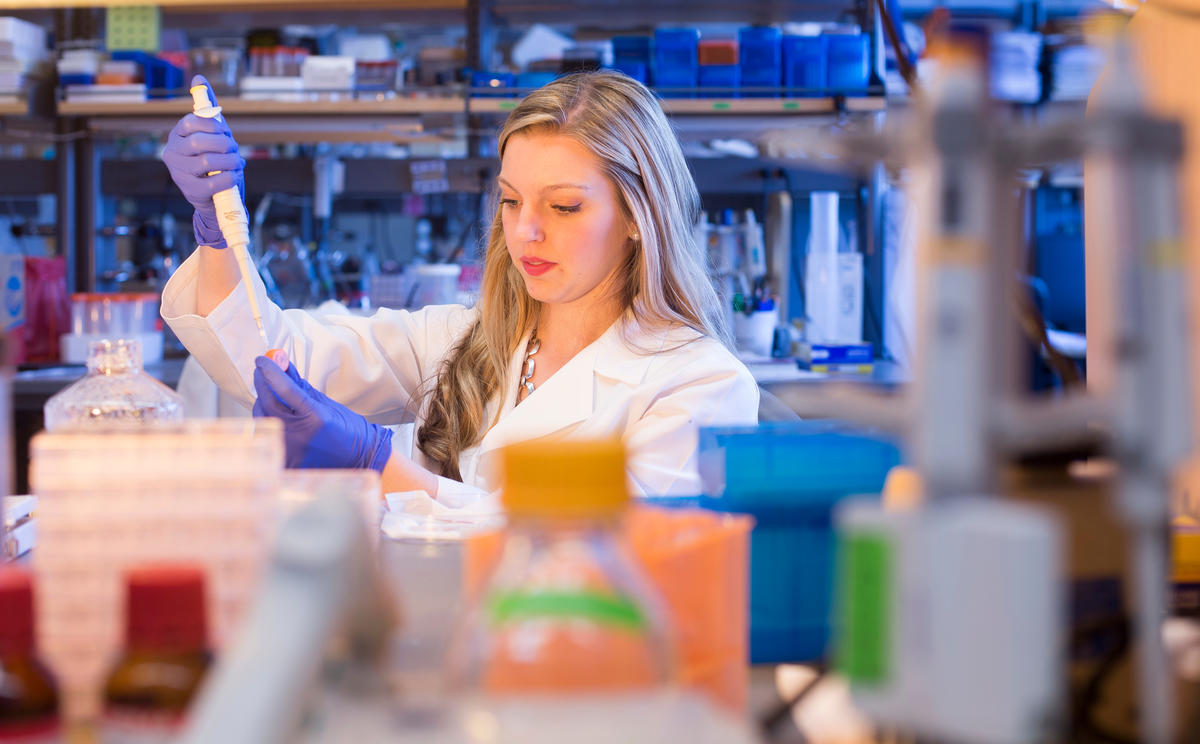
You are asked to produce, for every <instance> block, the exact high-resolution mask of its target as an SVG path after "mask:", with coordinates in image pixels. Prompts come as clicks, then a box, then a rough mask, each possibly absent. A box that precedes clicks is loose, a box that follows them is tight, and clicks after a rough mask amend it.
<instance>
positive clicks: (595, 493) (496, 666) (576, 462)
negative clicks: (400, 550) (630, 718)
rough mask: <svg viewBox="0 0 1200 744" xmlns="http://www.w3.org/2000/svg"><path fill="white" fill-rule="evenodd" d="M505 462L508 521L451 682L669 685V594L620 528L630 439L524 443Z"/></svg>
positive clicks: (473, 691)
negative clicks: (644, 568)
mask: <svg viewBox="0 0 1200 744" xmlns="http://www.w3.org/2000/svg"><path fill="white" fill-rule="evenodd" d="M504 470H505V487H504V491H503V497H502V498H503V502H504V506H505V510H506V512H507V514H508V519H509V527H508V529H507V531H506V535H505V540H504V547H503V549H502V552H501V557H500V560H499V563H498V565H497V568H496V570H495V572H494V573H493V574H492V577H491V579H490V580H489V581H488V583H487V584H486V586H485V589H484V590H483V591H482V592H480V593H479V595H478V596H477V597H476V598H475V600H474V602H473V606H472V607H471V609H469V610H468V612H467V614H466V616H465V619H464V622H463V623H462V624H461V626H460V628H459V631H458V633H457V634H456V638H455V640H454V642H453V644H452V647H451V651H450V655H449V658H448V664H449V669H448V671H449V676H450V681H451V683H452V685H453V687H454V688H456V689H458V690H459V691H460V692H462V693H464V694H465V695H466V696H468V697H476V698H491V699H497V698H503V699H517V698H529V697H534V698H537V697H544V696H546V695H554V696H570V697H577V698H578V697H582V698H587V697H589V696H593V695H596V694H605V695H607V694H613V693H631V692H633V693H638V694H642V693H645V692H652V691H656V690H657V691H661V690H664V689H666V688H667V687H668V686H669V685H670V682H671V679H672V676H673V673H674V659H673V656H672V645H671V638H670V633H669V630H668V628H667V626H666V623H665V620H664V613H663V610H662V607H663V605H662V603H661V601H660V600H658V598H657V596H656V595H655V593H654V592H653V589H652V587H651V586H650V584H649V582H648V581H647V580H646V579H644V578H643V576H642V574H641V571H640V570H639V569H638V567H637V566H636V564H635V563H634V561H633V560H632V559H631V558H630V557H629V556H628V555H627V553H626V550H625V548H624V546H623V545H622V543H621V541H620V540H619V538H618V527H619V525H620V521H621V517H622V515H623V513H624V511H625V507H626V506H627V504H628V502H629V494H628V491H627V489H626V484H625V466H624V456H623V451H622V448H621V444H620V443H619V442H578V443H575V442H557V443H555V444H554V445H553V446H551V447H547V446H546V445H545V444H544V443H540V444H539V443H535V444H519V445H514V446H510V447H508V448H506V449H505V451H504Z"/></svg>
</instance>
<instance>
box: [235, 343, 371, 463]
mask: <svg viewBox="0 0 1200 744" xmlns="http://www.w3.org/2000/svg"><path fill="white" fill-rule="evenodd" d="M254 390H255V391H256V392H257V393H258V400H257V401H255V402H254V415H255V416H273V417H274V418H277V419H282V420H283V441H284V446H285V449H286V457H285V462H286V464H287V466H288V467H289V468H360V469H366V468H370V469H372V470H377V471H379V472H381V473H382V472H383V467H384V465H386V464H387V461H388V458H389V457H391V455H392V432H391V430H389V429H385V428H384V427H382V426H379V425H378V424H372V423H370V422H368V421H367V420H366V419H365V418H363V417H362V416H360V415H358V414H357V413H355V412H354V411H351V410H350V409H349V408H346V407H345V406H343V405H342V404H341V403H338V402H337V401H335V400H331V399H330V398H329V397H327V396H326V395H325V394H324V393H321V392H318V391H317V390H314V389H313V387H312V386H311V385H309V384H308V383H307V382H306V381H305V380H304V379H303V378H302V377H300V373H298V372H297V371H296V365H294V364H289V365H288V370H287V372H284V371H283V370H282V369H280V368H279V365H278V364H276V363H275V362H273V361H271V360H270V359H268V358H267V357H265V356H260V357H258V358H257V359H255V360H254Z"/></svg>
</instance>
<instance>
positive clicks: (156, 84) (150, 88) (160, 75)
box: [110, 50, 183, 98]
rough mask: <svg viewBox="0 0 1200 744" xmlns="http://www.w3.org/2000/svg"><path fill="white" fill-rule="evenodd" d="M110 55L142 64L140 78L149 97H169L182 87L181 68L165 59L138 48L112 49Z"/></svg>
mask: <svg viewBox="0 0 1200 744" xmlns="http://www.w3.org/2000/svg"><path fill="white" fill-rule="evenodd" d="M110 56H111V57H112V58H113V59H115V60H128V61H132V62H137V63H138V64H139V65H141V66H142V80H143V81H144V82H145V83H146V95H147V97H149V98H170V97H172V96H173V95H175V94H176V93H177V92H178V91H179V90H180V89H181V88H183V70H181V69H179V68H178V67H176V66H175V65H173V64H171V63H170V62H168V61H166V60H165V59H161V58H159V57H155V56H154V55H152V54H149V53H147V52H143V51H140V50H122V51H114V52H112V54H111V55H110Z"/></svg>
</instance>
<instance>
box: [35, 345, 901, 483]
mask: <svg viewBox="0 0 1200 744" xmlns="http://www.w3.org/2000/svg"><path fill="white" fill-rule="evenodd" d="M184 361H185V360H184V359H165V360H163V361H161V362H153V363H149V364H147V365H146V366H145V371H146V373H147V374H149V375H151V376H153V377H154V378H155V379H157V380H158V381H160V382H162V383H164V384H166V385H168V386H170V387H171V388H172V389H174V388H175V387H177V386H178V384H179V376H180V374H181V373H182V372H183V364H184ZM742 361H743V362H744V363H745V364H746V366H747V368H749V370H750V373H751V374H752V375H754V379H755V380H757V381H758V384H759V385H760V386H762V388H763V389H764V390H766V391H768V392H770V393H774V394H775V395H783V394H785V393H787V392H788V391H789V390H790V391H795V390H796V389H797V388H801V389H803V388H810V387H811V385H812V384H813V383H819V382H824V381H829V380H831V379H838V380H845V381H847V382H856V383H857V382H861V383H867V384H872V385H878V386H881V387H884V388H889V387H894V386H896V385H898V384H901V383H903V382H904V381H905V377H904V374H903V372H902V370H900V368H899V367H898V366H897V365H895V364H891V363H888V362H876V363H875V367H874V371H873V372H872V373H871V374H869V375H835V376H831V375H828V374H824V373H820V372H809V371H807V370H802V369H800V368H798V367H797V366H796V360H795V359H793V358H790V357H788V358H783V359H772V358H770V357H743V358H742ZM86 373H87V368H86V367H84V366H83V365H65V366H57V367H44V368H41V369H31V370H22V371H20V372H17V374H16V376H15V377H14V378H13V437H14V450H15V452H14V454H15V456H16V463H17V468H16V474H15V475H16V483H15V484H14V485H15V486H16V493H28V492H29V481H28V477H27V476H28V465H29V440H30V439H31V438H32V437H33V435H34V434H36V433H37V432H39V431H41V429H42V428H43V421H42V407H43V406H45V404H46V401H47V400H49V399H50V397H51V396H52V395H54V394H55V393H57V392H59V391H60V390H62V389H63V388H65V387H67V386H68V385H70V384H72V383H74V382H75V381H76V380H79V379H81V378H82V377H83V376H84V375H85V374H86ZM788 398H789V400H790V401H795V400H802V399H803V397H802V396H794V395H793V396H788ZM767 405H768V404H764V406H767ZM779 405H782V404H779ZM793 408H795V405H794V404H793ZM762 413H763V415H764V416H766V417H767V418H781V417H783V416H782V414H787V417H790V416H791V415H792V414H791V413H789V412H786V411H783V412H781V413H780V414H777V415H774V416H772V415H770V413H771V412H770V411H769V410H767V409H766V408H764V409H762ZM794 413H795V414H798V415H800V416H805V417H807V416H816V415H817V414H818V411H816V410H815V409H814V410H813V411H806V410H795V411H794Z"/></svg>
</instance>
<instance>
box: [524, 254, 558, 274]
mask: <svg viewBox="0 0 1200 744" xmlns="http://www.w3.org/2000/svg"><path fill="white" fill-rule="evenodd" d="M521 265H522V266H524V267H525V273H526V274H529V275H530V276H541V275H542V274H545V273H546V272H547V271H549V270H550V269H553V268H554V267H555V266H558V264H556V263H554V262H553V261H543V260H542V259H540V258H522V259H521Z"/></svg>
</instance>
